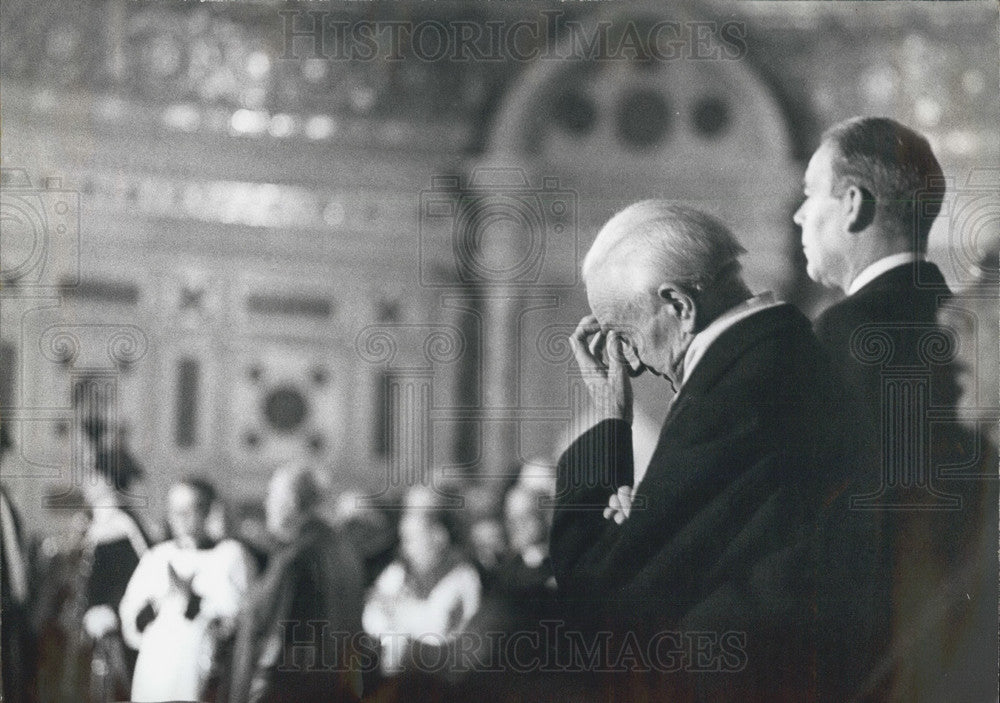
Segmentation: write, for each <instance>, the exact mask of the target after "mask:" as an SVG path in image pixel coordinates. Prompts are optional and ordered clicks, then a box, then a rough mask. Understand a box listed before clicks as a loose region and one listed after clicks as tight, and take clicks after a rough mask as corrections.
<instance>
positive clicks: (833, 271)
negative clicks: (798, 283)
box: [792, 144, 848, 288]
mask: <svg viewBox="0 0 1000 703" xmlns="http://www.w3.org/2000/svg"><path fill="white" fill-rule="evenodd" d="M833 155H834V152H833V147H831V146H830V145H829V144H823V145H821V146H820V147H819V149H817V150H816V153H815V154H813V156H812V158H811V159H810V160H809V166H808V167H807V168H806V174H805V178H804V179H803V191H804V195H805V200H804V201H803V202H802V205H801V206H799V209H798V210H796V212H795V214H794V215H793V216H792V220H793V221H794V222H795V224H797V225H798V226H799V227H801V228H802V250H803V252H804V253H805V255H806V273H808V274H809V278H811V279H812V280H814V281H816V282H817V283H819V284H821V285H824V286H827V287H830V288H839V287H842V286H843V285H844V284H845V283H844V278H845V276H846V274H847V262H846V256H845V247H846V246H848V243H847V239H846V232H847V226H846V222H845V220H844V209H843V204H842V198H841V197H838V196H836V195H834V194H833Z"/></svg>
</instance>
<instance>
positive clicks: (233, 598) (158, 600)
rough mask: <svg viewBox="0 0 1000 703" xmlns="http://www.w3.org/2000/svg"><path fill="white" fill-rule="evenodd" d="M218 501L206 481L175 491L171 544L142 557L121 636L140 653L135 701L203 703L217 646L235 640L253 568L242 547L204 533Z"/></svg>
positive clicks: (170, 501)
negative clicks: (230, 637) (214, 500)
mask: <svg viewBox="0 0 1000 703" xmlns="http://www.w3.org/2000/svg"><path fill="white" fill-rule="evenodd" d="M213 499H214V490H213V489H212V487H211V485H210V484H208V483H206V482H204V481H201V480H200V479H189V480H185V481H182V482H181V483H177V484H175V485H174V486H173V487H172V488H171V489H170V493H169V494H168V496H167V521H168V523H169V525H170V531H171V533H172V536H173V538H172V539H170V540H168V541H166V542H163V543H162V544H158V545H157V546H155V547H153V548H152V549H150V550H149V551H148V552H146V554H145V555H143V557H142V560H141V561H140V562H139V566H138V567H137V568H136V570H135V573H134V574H133V575H132V579H131V581H129V585H128V589H127V590H126V591H125V597H124V598H123V599H122V601H121V605H120V607H119V613H120V615H121V622H122V633H123V635H124V637H125V641H126V643H128V644H129V646H131V647H133V648H134V649H138V650H139V658H138V660H137V661H136V665H135V675H134V676H133V679H132V700H133V701H136V702H140V701H163V700H189V701H194V700H204V696H205V695H206V694H207V691H206V686H207V684H208V679H209V676H210V674H211V673H212V665H213V661H214V658H215V652H216V647H217V646H218V644H219V642H220V641H222V640H224V639H226V638H227V637H229V636H231V634H232V631H233V628H234V626H235V618H236V615H237V612H238V611H239V608H240V606H241V604H242V602H243V598H244V596H245V594H246V591H247V588H248V586H249V581H250V578H251V574H252V567H251V565H250V559H249V557H248V555H247V554H246V552H245V550H244V549H243V547H242V546H241V545H240V544H239V543H238V542H236V541H235V540H231V539H224V540H222V541H220V542H218V543H214V542H212V541H211V540H210V539H209V537H208V535H207V534H206V529H205V524H206V519H207V518H208V513H209V509H210V507H211V504H212V502H213Z"/></svg>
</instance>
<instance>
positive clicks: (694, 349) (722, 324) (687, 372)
mask: <svg viewBox="0 0 1000 703" xmlns="http://www.w3.org/2000/svg"><path fill="white" fill-rule="evenodd" d="M781 304H782V302H781V301H779V300H775V298H774V294H773V293H771V292H770V291H767V292H764V293H761V294H760V295H755V296H754V297H752V298H747V299H746V300H744V301H743V302H742V303H740V304H739V305H736V306H734V307H731V308H729V309H728V310H726V311H725V312H724V313H722V314H721V315H719V316H718V317H717V318H715V319H714V320H712V322H711V323H709V325H708V327H706V328H705V329H703V330H702V331H701V332H699V333H698V334H696V335H695V336H694V339H692V340H691V344H690V345H689V346H688V348H687V352H686V353H685V354H684V377H683V379H682V380H681V385H684V384H685V383H686V382H687V380H688V379H689V378H690V377H691V372H692V371H693V370H694V367H695V366H696V365H697V364H698V361H699V360H701V357H703V356H704V355H705V352H706V351H707V350H708V347H709V345H711V344H712V342H714V341H715V340H716V339H718V338H719V336H720V335H721V334H722V333H723V332H725V331H726V330H727V329H729V328H730V327H732V326H733V325H735V324H736V323H737V322H739V321H740V320H742V319H744V318H747V317H749V316H750V315H753V314H754V313H756V312H760V311H761V310H765V309H767V308H773V307H774V306H776V305H781Z"/></svg>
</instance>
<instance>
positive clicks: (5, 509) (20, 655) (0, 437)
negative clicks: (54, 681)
mask: <svg viewBox="0 0 1000 703" xmlns="http://www.w3.org/2000/svg"><path fill="white" fill-rule="evenodd" d="M10 446H11V441H10V435H9V431H8V429H7V425H5V424H0V467H2V466H3V460H4V455H5V454H6V453H7V450H8V449H9V448H10ZM0 539H2V540H3V543H2V549H0V559H2V562H0V582H2V587H0V594H2V595H0V598H2V600H0V609H2V610H0V614H2V619H0V638H2V639H0V656H2V660H3V679H2V680H0V681H2V687H0V698H2V699H3V700H4V701H9V702H10V703H28V701H30V700H31V699H30V698H29V695H28V691H29V690H30V689H31V686H32V683H33V678H34V671H35V663H36V662H35V651H34V646H35V645H34V637H33V636H32V635H33V633H32V632H31V627H30V619H29V618H30V612H31V589H32V585H33V584H32V583H31V562H30V559H29V555H28V552H27V550H26V548H25V543H24V532H23V529H22V526H21V519H20V516H19V515H18V511H17V509H16V508H15V507H14V504H13V503H12V502H11V500H10V498H9V497H8V495H7V490H6V488H4V487H3V486H2V485H0Z"/></svg>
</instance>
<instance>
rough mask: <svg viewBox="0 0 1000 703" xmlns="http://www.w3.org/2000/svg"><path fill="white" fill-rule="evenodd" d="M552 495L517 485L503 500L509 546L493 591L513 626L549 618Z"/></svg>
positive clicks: (552, 581) (551, 599)
mask: <svg viewBox="0 0 1000 703" xmlns="http://www.w3.org/2000/svg"><path fill="white" fill-rule="evenodd" d="M551 500H552V496H551V494H550V492H548V491H543V490H540V489H539V488H537V487H529V486H525V485H523V484H520V483H519V484H517V485H515V486H514V487H513V488H511V489H510V491H508V492H507V497H506V499H505V500H504V525H505V527H506V530H507V540H508V543H509V545H510V549H509V551H508V552H507V554H506V556H505V557H504V559H503V560H502V561H501V562H500V567H499V568H498V570H497V577H496V580H495V593H496V595H497V596H498V597H499V598H502V599H503V600H504V601H505V602H506V604H507V607H508V609H509V613H510V615H509V617H510V619H511V622H512V624H513V625H514V627H515V628H518V627H527V626H531V625H532V624H536V625H537V623H538V622H539V621H540V620H544V619H545V618H546V617H551V615H552V607H553V603H554V596H555V585H556V583H555V577H554V576H553V575H552V565H551V563H550V562H549V526H550V523H551V519H552V509H551Z"/></svg>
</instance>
